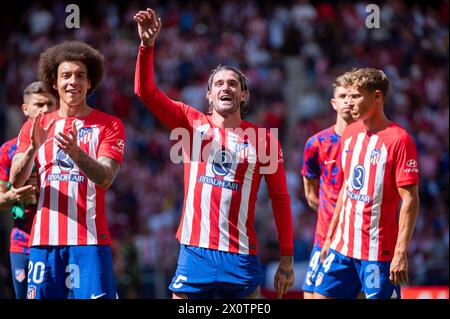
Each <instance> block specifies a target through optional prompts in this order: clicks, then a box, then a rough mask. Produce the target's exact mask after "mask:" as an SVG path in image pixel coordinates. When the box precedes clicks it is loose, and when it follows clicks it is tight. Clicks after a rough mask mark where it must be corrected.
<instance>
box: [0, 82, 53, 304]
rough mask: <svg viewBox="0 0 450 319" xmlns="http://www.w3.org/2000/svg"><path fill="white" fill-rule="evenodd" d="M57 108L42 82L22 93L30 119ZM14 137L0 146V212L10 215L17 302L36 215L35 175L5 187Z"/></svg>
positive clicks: (23, 285)
mask: <svg viewBox="0 0 450 319" xmlns="http://www.w3.org/2000/svg"><path fill="white" fill-rule="evenodd" d="M56 108H57V103H56V98H55V97H54V96H53V95H52V94H51V93H49V92H48V91H47V89H46V87H45V85H44V83H42V82H40V81H38V82H33V83H31V84H29V85H28V86H27V87H26V88H25V90H24V92H23V104H22V111H23V113H24V114H25V116H26V117H27V118H29V119H34V118H35V117H36V116H37V115H38V114H40V113H44V114H46V113H49V112H53V111H55V110H56ZM16 148H17V137H15V138H13V139H11V140H9V141H7V142H6V143H4V144H3V145H2V146H1V147H0V211H2V210H4V211H8V212H11V213H12V214H13V218H14V227H13V228H12V230H11V235H10V245H9V254H10V261H11V273H12V279H13V286H14V293H15V295H16V298H17V299H25V297H26V294H27V280H26V279H27V274H28V267H27V266H28V254H29V247H28V240H29V237H30V230H31V224H32V223H33V219H34V215H35V214H36V191H37V184H36V183H37V180H36V172H33V173H32V174H31V177H30V178H29V180H28V181H27V183H26V185H25V186H23V187H20V188H18V189H14V188H11V187H10V185H9V184H8V181H9V172H10V169H11V161H12V158H13V156H14V154H15V152H16Z"/></svg>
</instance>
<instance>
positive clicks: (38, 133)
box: [30, 113, 55, 149]
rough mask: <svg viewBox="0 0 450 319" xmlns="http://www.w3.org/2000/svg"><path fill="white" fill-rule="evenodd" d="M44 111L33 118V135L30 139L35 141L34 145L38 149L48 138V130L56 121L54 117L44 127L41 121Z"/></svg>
mask: <svg viewBox="0 0 450 319" xmlns="http://www.w3.org/2000/svg"><path fill="white" fill-rule="evenodd" d="M41 119H42V113H41V114H39V115H38V116H37V117H36V118H34V119H33V124H32V125H31V136H30V140H31V142H32V143H33V147H34V148H36V149H38V148H39V147H41V145H42V144H43V143H44V142H45V141H46V140H47V135H48V132H49V130H50V128H51V126H52V125H53V123H54V122H55V120H54V119H52V120H51V121H50V122H49V123H48V125H47V126H46V127H42V123H41Z"/></svg>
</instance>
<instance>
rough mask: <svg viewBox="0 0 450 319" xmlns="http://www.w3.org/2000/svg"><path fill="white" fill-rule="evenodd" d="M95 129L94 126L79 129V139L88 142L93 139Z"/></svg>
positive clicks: (84, 142)
mask: <svg viewBox="0 0 450 319" xmlns="http://www.w3.org/2000/svg"><path fill="white" fill-rule="evenodd" d="M92 133H93V129H92V127H82V128H80V130H79V131H78V139H79V140H80V141H81V142H82V143H83V144H87V143H89V142H90V140H91V139H92Z"/></svg>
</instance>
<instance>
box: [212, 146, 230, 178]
mask: <svg viewBox="0 0 450 319" xmlns="http://www.w3.org/2000/svg"><path fill="white" fill-rule="evenodd" d="M232 159H233V156H232V155H231V153H230V152H229V151H225V150H222V151H220V152H217V153H216V155H215V156H214V161H213V163H212V170H213V172H214V174H215V175H219V176H225V175H227V174H228V173H229V172H230V168H231V162H232Z"/></svg>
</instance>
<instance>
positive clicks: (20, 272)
mask: <svg viewBox="0 0 450 319" xmlns="http://www.w3.org/2000/svg"><path fill="white" fill-rule="evenodd" d="M14 277H15V278H16V280H17V281H18V282H22V281H23V280H24V279H25V270H24V269H23V268H16V269H15V271H14Z"/></svg>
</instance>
